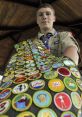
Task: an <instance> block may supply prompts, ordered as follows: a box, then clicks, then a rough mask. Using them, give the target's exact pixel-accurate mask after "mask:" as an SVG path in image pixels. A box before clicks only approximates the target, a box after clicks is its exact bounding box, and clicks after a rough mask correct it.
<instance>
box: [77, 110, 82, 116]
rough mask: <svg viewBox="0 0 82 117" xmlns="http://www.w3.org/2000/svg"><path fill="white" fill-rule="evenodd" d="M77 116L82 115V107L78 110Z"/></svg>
mask: <svg viewBox="0 0 82 117" xmlns="http://www.w3.org/2000/svg"><path fill="white" fill-rule="evenodd" d="M77 117H82V110H81V109H79V110H78V113H77Z"/></svg>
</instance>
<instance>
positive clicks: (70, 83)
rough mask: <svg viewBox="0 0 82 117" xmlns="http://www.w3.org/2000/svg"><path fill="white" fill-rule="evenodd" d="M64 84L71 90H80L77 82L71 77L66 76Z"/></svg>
mask: <svg viewBox="0 0 82 117" xmlns="http://www.w3.org/2000/svg"><path fill="white" fill-rule="evenodd" d="M64 84H65V86H66V87H67V88H68V89H69V90H71V91H77V90H78V87H77V85H76V82H75V81H74V80H73V79H72V78H70V77H65V78H64Z"/></svg>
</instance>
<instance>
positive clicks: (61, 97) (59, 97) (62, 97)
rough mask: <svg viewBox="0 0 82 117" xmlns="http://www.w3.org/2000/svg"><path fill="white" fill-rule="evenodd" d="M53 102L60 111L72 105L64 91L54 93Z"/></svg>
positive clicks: (66, 109)
mask: <svg viewBox="0 0 82 117" xmlns="http://www.w3.org/2000/svg"><path fill="white" fill-rule="evenodd" d="M54 104H55V105H56V107H57V108H58V109H59V110H61V111H68V110H70V108H71V106H72V102H71V99H70V97H69V95H68V94H67V93H64V92H61V93H57V94H55V96H54Z"/></svg>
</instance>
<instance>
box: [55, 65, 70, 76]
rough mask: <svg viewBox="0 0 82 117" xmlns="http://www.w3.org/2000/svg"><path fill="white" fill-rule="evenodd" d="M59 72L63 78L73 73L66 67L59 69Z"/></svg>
mask: <svg viewBox="0 0 82 117" xmlns="http://www.w3.org/2000/svg"><path fill="white" fill-rule="evenodd" d="M57 72H58V73H59V74H60V75H61V76H70V75H71V72H70V70H69V69H68V68H66V67H60V68H58V69H57Z"/></svg>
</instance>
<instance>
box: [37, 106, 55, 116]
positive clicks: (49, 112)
mask: <svg viewBox="0 0 82 117" xmlns="http://www.w3.org/2000/svg"><path fill="white" fill-rule="evenodd" d="M37 117H57V114H56V113H55V112H54V111H53V110H52V109H50V108H45V109H41V110H40V111H39V112H38V115H37Z"/></svg>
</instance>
